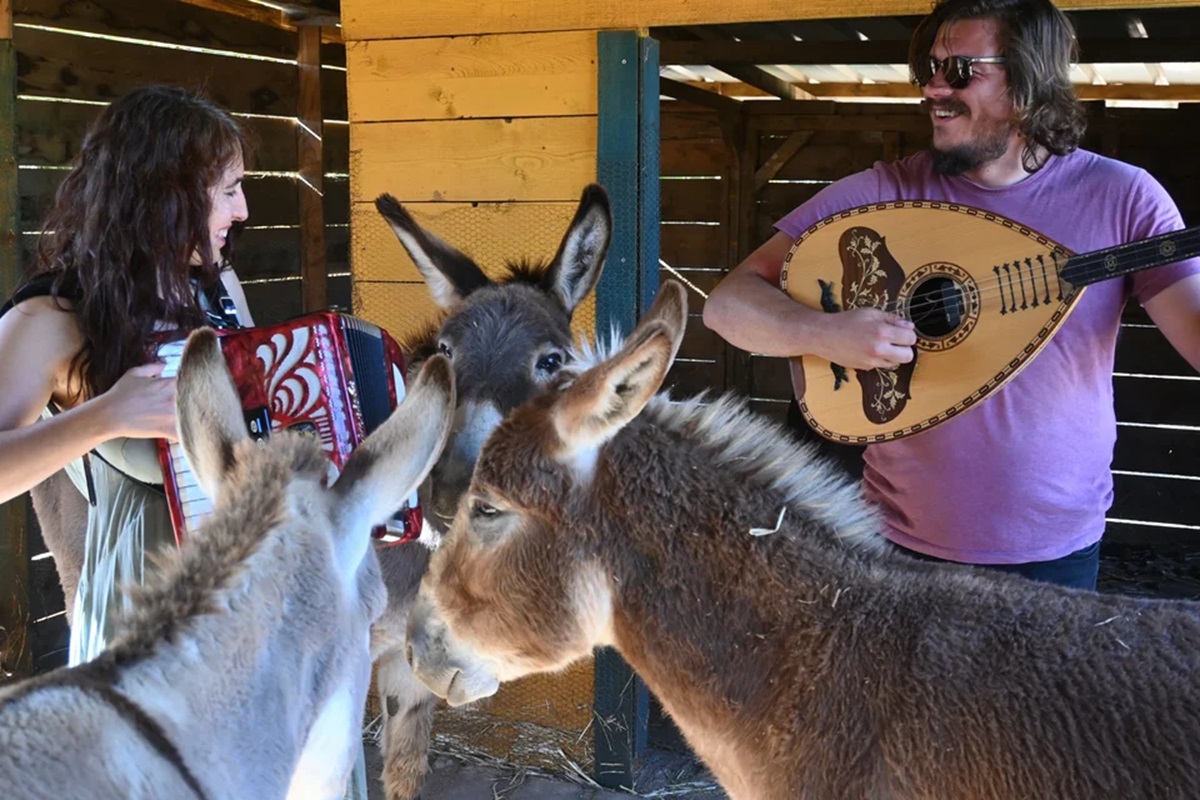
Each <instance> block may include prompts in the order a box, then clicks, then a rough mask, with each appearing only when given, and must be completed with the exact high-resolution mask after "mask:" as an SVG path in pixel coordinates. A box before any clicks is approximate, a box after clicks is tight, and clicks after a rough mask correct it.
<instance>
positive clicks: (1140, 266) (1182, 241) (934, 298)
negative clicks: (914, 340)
mask: <svg viewBox="0 0 1200 800" xmlns="http://www.w3.org/2000/svg"><path fill="white" fill-rule="evenodd" d="M1168 236H1169V235H1168ZM1175 236H1176V238H1177V242H1176V253H1175V254H1172V255H1171V256H1170V257H1169V258H1168V257H1164V256H1163V255H1161V254H1160V253H1159V252H1158V251H1157V250H1156V249H1155V248H1154V247H1153V246H1152V244H1148V242H1149V243H1153V242H1154V241H1156V239H1151V240H1146V241H1139V242H1131V243H1129V244H1125V245H1119V246H1117V247H1112V248H1108V249H1105V250H1102V251H1098V252H1096V253H1086V254H1082V255H1078V256H1072V257H1070V258H1067V259H1065V260H1064V261H1063V262H1062V265H1061V266H1060V265H1059V264H1058V260H1057V258H1054V257H1055V256H1056V255H1057V256H1065V254H1064V253H1061V252H1059V253H1055V252H1051V253H1049V254H1046V255H1050V256H1051V257H1052V258H1054V261H1055V266H1054V268H1053V269H1047V270H1046V271H1045V274H1044V275H1043V276H1042V282H1043V284H1044V283H1046V281H1047V279H1048V278H1049V277H1054V278H1056V279H1057V278H1059V277H1060V275H1061V273H1062V270H1063V268H1064V267H1065V266H1066V264H1067V263H1071V267H1072V269H1073V270H1074V273H1075V277H1076V279H1075V280H1074V281H1067V283H1068V284H1069V285H1074V286H1087V285H1088V284H1091V283H1096V282H1098V281H1101V280H1106V279H1108V278H1110V277H1119V276H1121V275H1127V274H1129V273H1133V272H1139V271H1141V270H1144V269H1150V268H1152V267H1156V266H1161V265H1162V264H1169V263H1172V262H1173V261H1181V260H1183V259H1185V258H1189V257H1191V254H1192V253H1193V252H1194V251H1200V228H1188V229H1185V230H1183V231H1179V232H1178V233H1177V234H1175ZM1157 238H1166V237H1157ZM1120 250H1141V252H1140V253H1137V254H1136V255H1129V254H1125V255H1124V256H1119V257H1121V258H1123V259H1124V263H1122V264H1120V265H1119V269H1113V268H1112V267H1111V266H1110V262H1109V256H1110V255H1116V254H1117V253H1118V251H1120ZM1010 263H1017V264H1019V263H1020V261H1019V260H1018V261H1017V262H1010ZM1005 266H1008V265H1007V264H1006V265H997V266H996V268H997V269H1001V270H1003V269H1004V267H1005ZM1024 271H1032V272H1033V273H1034V274H1033V275H1032V277H1031V278H1027V277H1024V276H1022V275H1021V274H1020V273H1021V272H1024ZM1039 271H1040V270H1039V269H1038V268H1037V267H1034V268H1032V270H1031V268H1030V267H1023V268H1022V267H1018V276H1017V277H1015V278H1014V277H1011V272H1010V273H1007V274H1005V275H1002V276H1000V277H996V278H989V279H988V280H984V281H976V284H975V285H976V286H977V287H978V296H979V297H980V298H989V297H990V296H991V295H993V294H997V293H998V294H999V295H1000V296H1001V298H1007V297H1009V296H1012V298H1013V303H1014V305H1015V303H1016V297H1017V294H1016V293H1020V295H1021V296H1022V297H1023V298H1024V297H1025V288H1026V287H1025V283H1026V282H1028V284H1029V286H1030V289H1031V291H1030V294H1029V297H1035V296H1036V293H1037V292H1043V293H1044V292H1046V291H1047V290H1048V287H1047V286H1045V285H1042V286H1039V285H1038V281H1037V277H1038V276H1037V273H1038V272H1039ZM959 295H960V291H959V290H958V289H954V288H948V289H941V290H938V291H935V292H931V293H929V294H927V295H923V296H922V298H921V299H920V300H918V301H916V302H913V303H910V304H908V305H906V306H905V308H904V309H899V308H897V305H898V303H890V304H888V305H887V306H885V307H884V310H886V311H889V312H891V313H894V314H897V315H899V316H901V317H904V318H905V319H910V320H911V319H913V318H914V317H917V316H919V315H920V314H923V313H925V312H927V311H932V310H934V309H936V308H940V307H941V306H942V305H944V304H945V303H946V302H947V301H948V300H952V299H954V298H955V297H957V296H959ZM1043 296H1044V295H1043ZM1058 299H1061V297H1059V298H1058ZM1033 305H1035V306H1036V305H1037V301H1036V300H1035V302H1034V303H1033ZM1022 307H1023V306H1022Z"/></svg>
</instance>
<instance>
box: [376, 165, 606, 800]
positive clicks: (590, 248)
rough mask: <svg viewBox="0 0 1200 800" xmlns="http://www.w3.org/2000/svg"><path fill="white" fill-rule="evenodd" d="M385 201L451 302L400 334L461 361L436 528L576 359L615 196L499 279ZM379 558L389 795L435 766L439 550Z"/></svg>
mask: <svg viewBox="0 0 1200 800" xmlns="http://www.w3.org/2000/svg"><path fill="white" fill-rule="evenodd" d="M376 207H377V209H378V211H379V213H380V214H381V215H382V216H383V217H384V219H386V220H387V222H388V224H389V225H390V226H391V228H392V230H393V231H394V232H395V234H396V236H397V238H398V239H399V240H400V243H401V244H402V245H403V246H404V248H405V249H406V250H407V252H408V254H409V256H410V257H411V258H412V260H413V262H414V263H415V264H416V266H417V269H418V270H419V271H420V272H421V275H422V276H423V278H424V279H425V283H426V286H427V287H428V289H429V293H430V295H431V296H432V298H433V301H434V303H435V304H436V305H437V306H438V307H439V308H440V309H441V310H442V311H443V312H444V315H443V319H442V320H441V321H440V322H439V323H437V324H436V325H434V326H432V327H430V328H429V329H428V330H426V331H423V332H422V333H421V334H419V335H417V336H413V337H411V338H410V339H409V340H407V341H404V342H401V346H402V348H403V349H404V350H405V351H406V352H407V353H408V354H409V356H410V360H409V363H410V368H415V367H416V366H418V365H420V363H421V362H422V361H423V360H424V359H426V358H428V357H429V356H430V355H431V354H433V353H435V352H440V353H442V354H444V355H445V357H447V358H449V359H450V361H451V363H452V364H453V366H454V375H455V383H456V386H457V390H458V408H457V412H456V415H455V422H454V428H453V432H452V434H451V438H450V441H449V443H448V445H447V447H446V449H445V451H444V452H443V454H442V456H441V458H440V459H439V461H438V462H437V464H436V465H435V466H434V468H433V471H432V473H431V475H430V478H429V480H428V481H426V483H425V484H424V485H423V486H422V488H421V489H420V490H419V492H418V494H419V496H420V499H421V505H422V509H423V510H424V511H425V513H426V524H427V525H428V527H430V528H435V529H444V528H445V527H446V526H447V525H448V523H449V521H450V519H451V518H452V517H453V515H454V510H455V508H456V507H457V504H458V499H459V496H460V495H461V494H462V493H463V492H464V491H465V490H466V488H467V485H468V483H469V481H470V477H471V470H472V468H473V467H474V465H475V458H476V456H477V455H478V453H479V448H480V446H481V445H482V443H483V440H484V439H485V438H486V436H487V434H488V433H489V432H490V431H491V429H492V428H493V427H495V425H496V424H497V423H498V422H499V421H500V419H501V418H502V417H503V416H504V415H505V414H506V413H508V412H509V411H510V410H512V409H513V408H515V407H516V406H517V405H519V404H520V403H523V402H524V401H525V400H527V399H528V398H529V397H531V396H533V395H535V394H537V393H539V392H541V391H543V390H544V389H545V387H546V386H547V385H548V384H549V383H550V382H551V381H552V380H553V379H554V378H555V376H556V375H557V373H558V371H559V370H560V368H561V367H562V366H563V365H564V364H565V363H566V361H567V359H568V354H569V352H570V346H571V342H572V336H571V316H572V313H573V312H574V310H575V309H576V308H577V307H578V306H579V304H580V303H581V302H582V301H583V300H584V298H585V297H587V295H588V293H589V292H591V291H592V289H593V287H595V285H596V282H597V281H598V280H599V278H600V272H601V269H602V267H603V263H604V257H605V254H606V253H607V251H608V245H609V242H610V240H611V237H612V214H611V211H610V209H609V203H608V195H607V194H606V193H605V191H604V189H603V188H602V187H600V186H599V185H596V184H592V185H589V186H587V187H586V188H585V189H584V190H583V193H582V196H581V197H580V200H579V206H578V208H577V210H576V212H575V216H574V218H573V220H572V221H571V223H570V225H569V226H568V228H567V231H566V233H565V234H564V236H563V238H562V241H561V243H560V244H559V247H558V252H557V253H556V254H555V255H554V257H553V258H552V259H551V260H550V261H549V262H548V263H542V264H531V263H529V262H522V263H509V264H508V265H507V271H506V273H505V274H504V275H503V276H502V277H501V278H500V279H499V280H498V281H493V280H492V279H490V278H489V277H488V276H487V275H485V274H484V272H483V270H481V269H480V268H479V266H477V265H476V263H475V262H474V261H473V260H472V259H471V258H469V257H468V256H467V255H465V254H463V253H462V252H461V251H459V250H457V249H456V248H454V247H453V246H451V245H449V244H447V243H446V242H444V241H442V240H441V239H439V238H438V237H437V236H435V235H434V234H432V233H430V232H429V231H427V230H425V229H423V228H422V227H421V226H420V225H418V224H417V223H416V222H415V221H414V220H413V218H412V217H411V216H410V215H409V213H408V212H407V211H406V210H405V209H404V208H403V206H401V205H400V203H398V202H397V201H396V200H395V198H393V197H392V196H391V195H387V194H384V195H380V197H379V198H378V199H377V200H376ZM424 538H425V537H424V536H423V537H422V539H423V540H424ZM379 560H380V564H381V566H382V569H383V577H384V582H385V583H386V584H387V588H388V608H387V612H386V613H385V614H384V615H383V617H382V618H381V619H380V620H379V622H377V623H376V625H375V627H374V629H373V630H372V634H371V649H372V652H373V653H374V654H375V655H376V657H377V659H378V661H377V664H376V689H377V691H378V694H379V697H380V700H381V706H382V711H383V737H382V751H383V762H384V767H383V783H384V788H385V791H386V794H387V798H388V800H410V798H413V797H416V796H417V795H418V793H419V792H420V789H421V784H422V782H423V780H424V777H425V773H426V770H427V764H428V753H429V739H430V727H431V724H432V720H433V711H434V704H435V698H434V696H433V695H432V694H430V693H429V691H428V690H427V689H426V688H425V687H424V686H422V685H421V684H420V683H419V682H418V681H416V680H415V679H414V678H413V676H412V672H411V670H410V669H409V666H408V663H407V661H406V660H405V656H404V643H405V628H406V626H407V619H408V609H409V607H410V606H411V604H412V600H413V598H414V597H415V596H416V593H417V588H418V586H419V585H420V581H421V576H422V575H423V574H424V573H425V570H426V567H427V565H428V563H429V549H428V548H426V547H420V546H401V547H391V548H385V549H382V550H380V551H379Z"/></svg>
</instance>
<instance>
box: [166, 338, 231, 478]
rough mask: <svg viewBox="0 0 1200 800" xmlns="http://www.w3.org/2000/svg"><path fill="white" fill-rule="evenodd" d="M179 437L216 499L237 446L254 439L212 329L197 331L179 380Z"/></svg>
mask: <svg viewBox="0 0 1200 800" xmlns="http://www.w3.org/2000/svg"><path fill="white" fill-rule="evenodd" d="M175 411H176V414H177V416H178V425H179V441H180V443H181V444H182V445H183V451H184V453H185V454H186V455H187V459H188V463H189V464H191V466H192V471H193V472H194V473H195V474H196V480H198V481H199V482H200V486H201V488H203V489H204V492H205V493H206V494H207V495H208V496H209V497H211V498H213V499H214V500H215V499H216V497H217V494H218V491H219V488H220V485H221V483H222V482H223V481H224V479H225V476H226V475H228V474H229V471H230V470H231V469H233V466H234V445H236V444H237V443H238V442H241V441H243V440H245V439H249V438H250V434H249V432H248V431H247V430H246V420H245V417H244V416H243V414H242V401H241V399H240V398H239V397H238V393H237V389H236V388H235V387H234V385H233V378H231V377H230V375H229V368H228V367H227V366H226V365H225V356H224V355H223V354H222V353H221V345H220V344H219V343H218V342H217V335H216V333H214V332H213V330H212V328H200V329H198V330H196V331H193V332H192V334H191V335H190V336H189V337H188V340H187V344H186V345H184V348H183V355H182V356H181V357H180V360H179V373H178V376H177V377H176V379H175Z"/></svg>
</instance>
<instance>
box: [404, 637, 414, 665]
mask: <svg viewBox="0 0 1200 800" xmlns="http://www.w3.org/2000/svg"><path fill="white" fill-rule="evenodd" d="M404 660H405V661H407V662H408V665H409V666H410V667H411V666H413V646H412V642H409V643H408V644H406V645H404Z"/></svg>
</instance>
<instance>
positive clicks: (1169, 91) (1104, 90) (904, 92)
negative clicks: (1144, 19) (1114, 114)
mask: <svg viewBox="0 0 1200 800" xmlns="http://www.w3.org/2000/svg"><path fill="white" fill-rule="evenodd" d="M681 85H682V86H684V87H687V88H691V89H696V90H699V91H707V92H708V93H710V94H715V95H719V96H721V97H725V98H728V99H732V98H738V97H741V98H763V99H766V98H771V97H777V96H778V95H776V94H774V93H768V92H765V91H763V90H762V89H760V88H758V87H757V86H751V85H750V84H747V83H741V82H736V83H735V82H733V81H725V82H722V81H687V82H686V83H682V84H681ZM803 87H804V90H805V92H807V93H808V94H809V95H811V97H812V99H815V100H829V99H833V98H856V99H860V100H861V99H915V98H919V97H920V96H921V90H920V89H918V88H917V87H916V86H913V85H911V84H908V83H806V84H803ZM1075 93H1076V94H1077V95H1078V96H1079V99H1080V100H1164V101H1176V102H1200V84H1192V83H1189V84H1175V85H1172V86H1155V85H1153V84H1149V83H1109V84H1104V85H1101V86H1092V85H1088V84H1076V85H1075ZM663 94H666V95H668V96H674V95H671V94H670V92H667V91H664V92H663ZM676 99H683V98H676ZM689 102H694V103H696V104H697V105H702V103H699V102H697V101H695V100H689Z"/></svg>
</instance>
